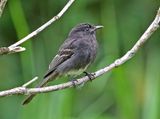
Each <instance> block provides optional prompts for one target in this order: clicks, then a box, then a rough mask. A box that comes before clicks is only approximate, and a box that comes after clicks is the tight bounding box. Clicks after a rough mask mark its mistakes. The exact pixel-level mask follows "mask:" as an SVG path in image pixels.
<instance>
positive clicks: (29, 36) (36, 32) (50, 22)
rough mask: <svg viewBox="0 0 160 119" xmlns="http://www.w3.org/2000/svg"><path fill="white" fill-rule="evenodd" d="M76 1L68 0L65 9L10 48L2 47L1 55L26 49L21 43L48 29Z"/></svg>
mask: <svg viewBox="0 0 160 119" xmlns="http://www.w3.org/2000/svg"><path fill="white" fill-rule="evenodd" d="M74 1H75V0H69V1H68V2H67V4H66V5H65V6H64V7H63V9H62V10H61V11H60V12H59V13H58V14H57V15H56V16H54V17H53V18H52V19H51V20H49V21H48V22H46V23H45V24H43V25H42V26H41V27H39V28H38V29H36V30H35V31H33V32H32V33H30V34H28V35H27V36H26V37H24V38H22V39H21V40H19V41H18V42H16V43H14V44H12V45H10V46H9V47H8V50H6V51H4V50H2V49H1V48H0V55H3V54H10V53H16V52H21V51H24V50H25V48H24V47H20V46H19V45H21V44H22V43H24V42H26V41H27V40H29V39H30V38H33V37H34V36H36V35H37V34H39V33H40V32H41V31H43V30H44V29H46V28H47V27H48V26H50V25H51V24H52V23H54V22H55V21H56V20H58V19H59V18H61V17H62V15H63V14H64V13H65V12H66V11H67V10H68V8H69V7H70V6H71V5H72V3H73V2H74ZM17 49H18V50H17Z"/></svg>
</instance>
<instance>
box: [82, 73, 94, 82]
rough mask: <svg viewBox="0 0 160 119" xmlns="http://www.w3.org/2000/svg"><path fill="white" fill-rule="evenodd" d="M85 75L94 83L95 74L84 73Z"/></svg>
mask: <svg viewBox="0 0 160 119" xmlns="http://www.w3.org/2000/svg"><path fill="white" fill-rule="evenodd" d="M84 74H85V75H86V76H88V78H89V80H90V81H92V80H93V79H94V78H95V73H88V72H84Z"/></svg>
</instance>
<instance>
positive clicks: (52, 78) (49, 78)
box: [22, 72, 58, 105]
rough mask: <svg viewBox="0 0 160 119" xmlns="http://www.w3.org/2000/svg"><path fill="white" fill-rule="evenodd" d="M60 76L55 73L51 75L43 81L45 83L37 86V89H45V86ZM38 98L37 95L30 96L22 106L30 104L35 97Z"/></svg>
mask: <svg viewBox="0 0 160 119" xmlns="http://www.w3.org/2000/svg"><path fill="white" fill-rule="evenodd" d="M57 76H58V73H57V72H53V73H52V74H51V75H49V76H47V77H45V78H44V79H43V81H42V82H41V83H40V84H39V85H37V86H36V88H40V87H44V86H45V85H47V83H48V82H49V81H51V80H54V79H56V77H57ZM35 96H36V94H30V95H28V96H27V97H26V99H25V100H24V101H23V102H22V105H26V104H28V103H29V102H30V101H31V100H32V99H33V98H34V97H35Z"/></svg>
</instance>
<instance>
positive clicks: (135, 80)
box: [0, 0, 160, 119]
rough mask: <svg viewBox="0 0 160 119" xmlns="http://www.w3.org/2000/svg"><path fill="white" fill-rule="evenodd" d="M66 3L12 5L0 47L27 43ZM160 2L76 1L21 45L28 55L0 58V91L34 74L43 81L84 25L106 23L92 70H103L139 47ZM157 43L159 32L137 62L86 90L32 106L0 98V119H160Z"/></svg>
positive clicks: (19, 0)
mask: <svg viewBox="0 0 160 119" xmlns="http://www.w3.org/2000/svg"><path fill="white" fill-rule="evenodd" d="M66 2H67V0H65V1H64V0H45V2H44V1H33V0H9V1H8V3H7V5H6V8H5V11H4V13H3V16H2V17H1V18H0V46H8V45H10V44H12V43H14V42H16V41H17V39H21V38H23V37H24V36H26V35H27V34H29V33H30V32H31V31H33V30H35V29H36V28H38V27H39V26H41V25H42V24H43V23H45V22H46V21H47V20H49V19H51V18H52V17H53V16H54V15H56V14H57V13H58V12H59V11H60V10H61V9H62V8H63V6H64V5H65V4H66ZM159 4H160V2H159V1H158V0H141V1H140V0H134V1H133V0H76V1H75V3H73V5H72V6H71V8H70V9H69V10H68V11H67V12H66V13H65V14H64V16H63V17H62V18H61V19H59V20H58V21H56V22H55V23H54V24H53V25H51V26H50V27H49V28H47V29H46V30H44V31H43V32H41V33H40V34H39V35H38V36H36V37H34V38H32V40H29V41H27V42H26V43H24V44H23V46H25V47H26V49H27V50H26V51H25V52H22V53H17V54H12V55H7V56H1V57H0V77H1V78H0V79H1V80H0V90H5V89H9V88H12V87H17V86H20V85H22V84H24V82H27V81H28V80H30V79H32V78H33V77H34V76H37V75H38V76H39V77H40V79H42V77H43V75H44V73H45V71H46V70H47V68H48V64H49V63H50V61H51V60H52V58H53V56H54V55H55V54H56V51H57V50H58V47H59V46H60V44H61V43H62V42H63V41H64V39H65V38H66V37H67V34H68V32H69V31H70V29H71V28H72V27H73V26H75V25H76V24H78V23H81V22H90V23H92V24H102V25H104V28H103V29H102V30H101V31H98V33H97V39H98V42H99V54H98V56H97V60H96V61H95V63H94V64H93V65H92V66H91V67H90V69H89V71H96V70H98V69H100V68H103V67H105V66H106V65H108V64H110V63H111V62H112V61H114V59H116V58H118V57H121V56H122V55H123V54H125V53H126V52H127V51H128V50H129V49H130V48H131V47H132V46H133V45H134V43H135V42H136V41H137V40H138V38H139V37H140V36H141V35H142V33H143V32H144V31H145V30H146V28H147V27H148V26H149V24H150V22H151V21H152V20H153V18H154V16H155V14H156V10H157V9H158V7H159V6H158V5H159ZM159 43H160V41H159V30H158V31H157V32H156V33H155V34H154V35H153V36H152V37H151V38H150V41H149V42H147V43H146V44H145V45H144V47H143V48H142V49H141V50H140V51H139V52H138V53H137V54H136V55H135V57H134V58H132V59H131V60H130V61H128V62H127V63H126V64H124V65H122V66H120V67H119V68H117V69H114V70H112V71H111V72H109V73H107V74H105V75H103V76H101V77H99V78H98V79H96V80H95V81H93V82H92V83H87V84H86V85H85V86H84V87H83V88H81V89H78V90H76V89H66V90H62V91H56V92H51V93H47V94H40V95H38V96H37V97H36V98H35V99H34V100H33V101H32V102H31V103H30V104H29V105H27V106H22V105H21V101H22V100H23V98H24V97H25V96H11V97H4V98H0V119H13V118H14V119H159V118H160V113H159V109H160V93H159V90H160V75H159V70H160V68H159V66H160V63H159V59H160V54H159V50H160V47H159ZM65 81H67V78H61V79H59V80H57V81H55V82H52V83H51V84H58V83H62V82H65ZM51 84H50V85H51ZM34 85H35V84H33V85H32V86H34Z"/></svg>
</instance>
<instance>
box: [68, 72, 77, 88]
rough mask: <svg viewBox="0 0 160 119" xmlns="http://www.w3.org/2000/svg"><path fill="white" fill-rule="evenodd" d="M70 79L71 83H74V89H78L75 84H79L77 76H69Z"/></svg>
mask: <svg viewBox="0 0 160 119" xmlns="http://www.w3.org/2000/svg"><path fill="white" fill-rule="evenodd" d="M68 77H69V78H70V81H71V82H72V84H73V87H74V88H76V83H75V82H77V80H76V79H75V78H76V76H71V75H68Z"/></svg>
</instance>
